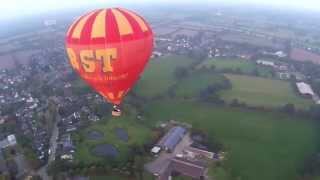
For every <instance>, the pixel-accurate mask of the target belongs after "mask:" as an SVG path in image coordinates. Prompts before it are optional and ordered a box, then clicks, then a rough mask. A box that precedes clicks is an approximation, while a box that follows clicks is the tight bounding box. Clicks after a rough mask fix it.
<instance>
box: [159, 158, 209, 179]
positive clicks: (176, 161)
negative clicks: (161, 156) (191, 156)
mask: <svg viewBox="0 0 320 180" xmlns="http://www.w3.org/2000/svg"><path fill="white" fill-rule="evenodd" d="M174 172H178V173H180V174H181V175H183V176H187V177H191V178H192V179H198V180H202V179H205V177H206V174H207V172H208V168H207V166H206V165H205V164H203V163H201V162H192V161H188V160H186V159H182V158H177V157H176V158H173V159H172V160H171V161H170V162H169V164H168V166H167V167H166V168H165V169H164V171H163V172H162V173H161V174H159V175H158V176H157V178H156V179H157V180H169V179H172V178H171V176H172V174H173V173H174Z"/></svg>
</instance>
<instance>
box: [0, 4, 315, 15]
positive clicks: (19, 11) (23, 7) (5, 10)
mask: <svg viewBox="0 0 320 180" xmlns="http://www.w3.org/2000/svg"><path fill="white" fill-rule="evenodd" d="M119 2H121V4H119ZM133 2H134V4H139V3H140V4H152V3H154V2H156V3H181V4H182V3H183V4H188V3H190V4H191V3H194V2H195V1H194V0H156V1H155V0H1V4H0V5H1V6H0V10H1V11H0V18H12V17H17V16H23V15H27V14H35V13H42V12H48V11H54V10H57V9H63V8H64V9H65V8H74V7H81V6H88V5H94V4H99V3H103V5H104V6H108V5H110V6H120V5H123V4H126V3H131V4H132V3H133ZM196 2H197V3H198V2H200V3H203V4H204V3H205V4H211V5H212V4H214V3H222V2H223V3H225V4H228V3H229V4H251V5H254V6H257V5H258V6H266V5H268V6H276V7H290V8H297V9H304V10H316V11H319V12H320V0H197V1H196Z"/></svg>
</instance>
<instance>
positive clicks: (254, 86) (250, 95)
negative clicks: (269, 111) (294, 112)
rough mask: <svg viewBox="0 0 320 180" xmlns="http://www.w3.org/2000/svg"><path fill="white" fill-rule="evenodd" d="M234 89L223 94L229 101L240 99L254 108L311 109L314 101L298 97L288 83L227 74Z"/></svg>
mask: <svg viewBox="0 0 320 180" xmlns="http://www.w3.org/2000/svg"><path fill="white" fill-rule="evenodd" d="M225 76H226V77H227V78H228V79H229V80H230V81H231V83H232V89H231V90H227V91H224V92H222V93H221V95H222V98H223V99H225V100H227V101H232V100H233V99H235V98H236V99H238V100H239V101H241V102H245V103H247V104H248V105H252V106H265V107H279V106H282V105H285V104H286V103H292V104H294V105H295V106H296V107H298V108H300V109H306V108H309V106H310V105H312V104H313V102H312V100H309V99H305V98H303V97H300V96H298V95H297V94H296V93H295V92H294V90H293V88H292V86H291V84H290V83H289V82H286V81H281V80H273V79H265V78H258V77H252V76H243V75H231V74H225Z"/></svg>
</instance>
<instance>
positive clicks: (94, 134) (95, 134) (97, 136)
mask: <svg viewBox="0 0 320 180" xmlns="http://www.w3.org/2000/svg"><path fill="white" fill-rule="evenodd" d="M103 137H104V134H103V133H102V132H100V131H90V132H89V133H88V139H90V140H101V139H103Z"/></svg>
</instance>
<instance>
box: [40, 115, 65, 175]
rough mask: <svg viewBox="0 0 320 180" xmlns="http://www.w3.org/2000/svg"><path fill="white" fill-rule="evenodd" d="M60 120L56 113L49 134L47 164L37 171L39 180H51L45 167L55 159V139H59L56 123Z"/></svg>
mask: <svg viewBox="0 0 320 180" xmlns="http://www.w3.org/2000/svg"><path fill="white" fill-rule="evenodd" d="M60 119H61V117H60V115H59V113H57V118H56V121H55V123H54V125H53V129H52V134H51V138H50V148H49V149H50V151H51V153H50V154H49V158H48V162H47V164H45V165H44V166H43V167H41V168H40V169H39V170H38V171H37V174H38V175H39V176H41V178H42V179H43V180H51V179H52V178H51V177H50V176H48V173H47V167H48V165H49V164H50V163H51V162H52V161H54V160H55V157H56V150H57V139H58V137H59V128H58V122H59V121H60Z"/></svg>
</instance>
